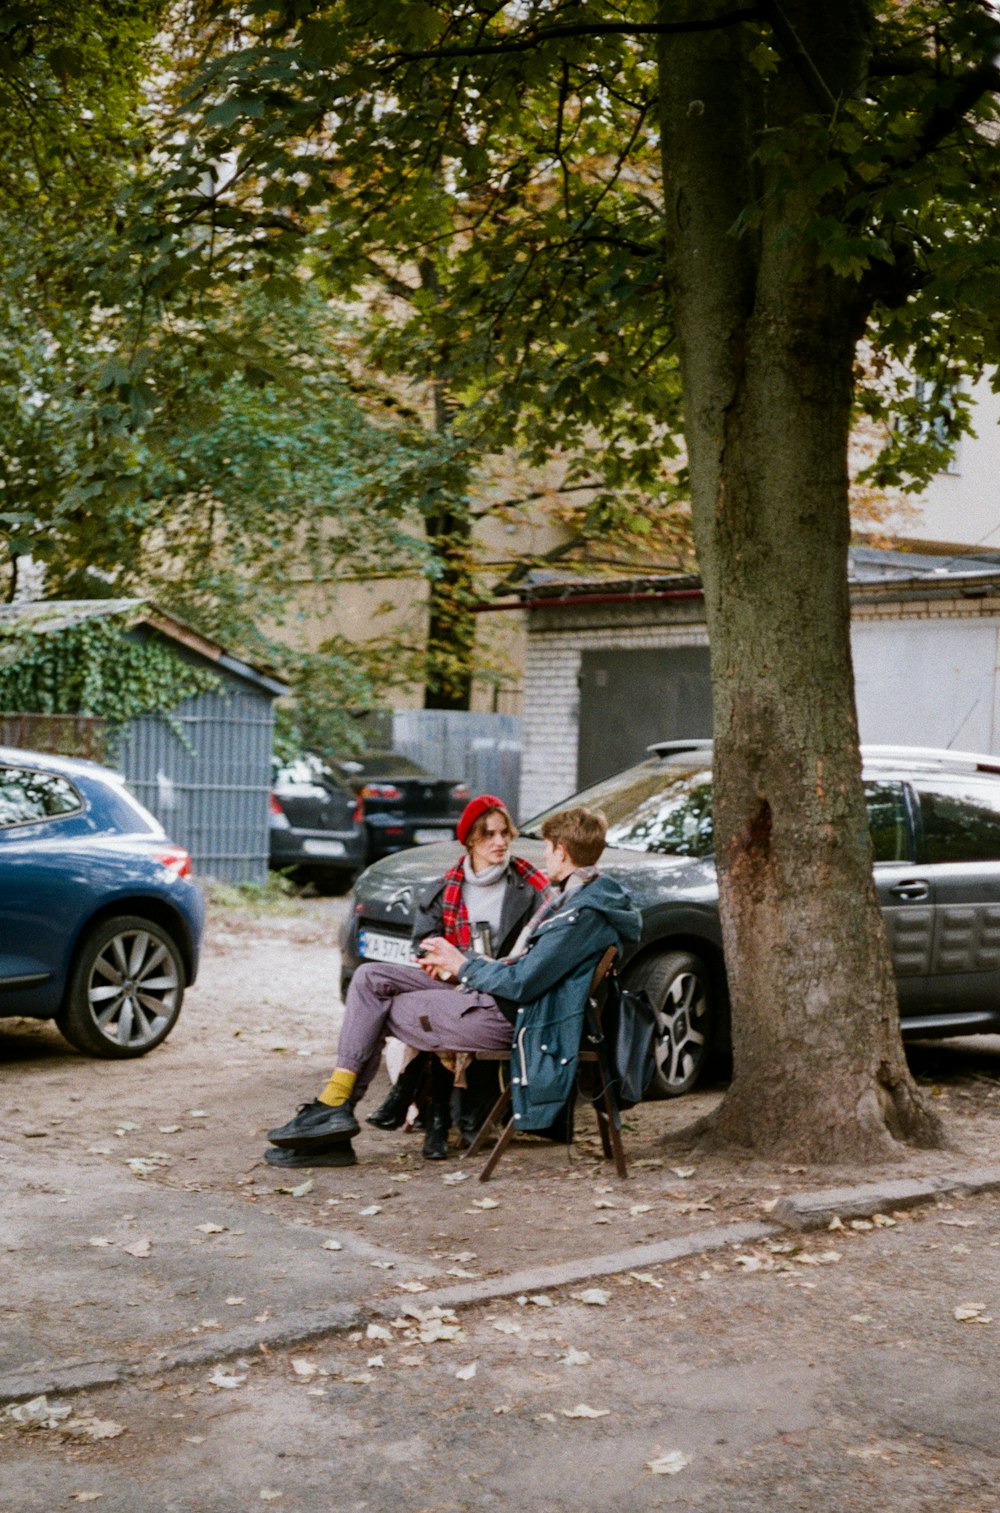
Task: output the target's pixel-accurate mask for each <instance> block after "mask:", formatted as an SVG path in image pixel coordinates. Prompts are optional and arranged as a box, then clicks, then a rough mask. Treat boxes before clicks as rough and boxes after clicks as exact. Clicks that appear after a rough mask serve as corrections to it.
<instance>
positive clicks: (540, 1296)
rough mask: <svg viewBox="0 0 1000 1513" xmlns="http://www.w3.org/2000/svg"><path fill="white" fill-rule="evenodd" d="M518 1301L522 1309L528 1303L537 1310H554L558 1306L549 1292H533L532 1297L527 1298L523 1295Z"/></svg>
mask: <svg viewBox="0 0 1000 1513" xmlns="http://www.w3.org/2000/svg"><path fill="white" fill-rule="evenodd" d="M517 1301H518V1302H519V1303H520V1305H521V1307H522V1308H523V1307H524V1306H525V1305H526V1304H528V1303H531V1304H532V1305H533V1306H534V1307H535V1308H554V1307H555V1306H556V1305H555V1303H553V1301H552V1299H551V1298H550V1297H549V1295H548V1293H547V1292H533V1293H531V1295H530V1296H525V1294H524V1293H522V1294H521V1296H520V1297H519V1298H518V1300H517Z"/></svg>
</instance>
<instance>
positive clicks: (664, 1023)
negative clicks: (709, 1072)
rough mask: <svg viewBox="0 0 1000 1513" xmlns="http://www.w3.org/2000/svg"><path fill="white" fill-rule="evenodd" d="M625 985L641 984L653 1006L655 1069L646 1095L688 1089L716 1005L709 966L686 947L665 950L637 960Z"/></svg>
mask: <svg viewBox="0 0 1000 1513" xmlns="http://www.w3.org/2000/svg"><path fill="white" fill-rule="evenodd" d="M628 985H629V987H636V988H645V990H646V992H647V993H648V994H649V997H650V1000H651V1002H652V1004H653V1008H654V1009H655V1010H656V1019H657V1026H658V1031H657V1037H656V1071H655V1072H654V1073H653V1079H652V1081H651V1082H650V1084H649V1087H648V1088H647V1090H646V1097H647V1098H678V1097H680V1095H681V1094H682V1093H689V1092H690V1091H691V1089H692V1088H693V1087H694V1085H695V1083H696V1082H697V1081H698V1079H699V1078H700V1077H701V1075H702V1073H703V1072H704V1070H705V1067H706V1066H707V1064H708V1060H709V1053H710V1050H711V1045H712V1032H713V1027H714V1021H715V1005H714V1002H713V993H712V978H711V974H710V973H709V970H708V968H707V967H706V966H705V963H704V962H703V961H702V960H701V959H700V958H699V957H697V956H694V955H692V954H691V952H689V951H665V952H663V953H662V954H661V955H658V956H651V957H648V958H647V960H646V961H644V962H641V963H640V964H639V966H638V967H637V968H636V970H635V972H634V973H630V974H629V981H628Z"/></svg>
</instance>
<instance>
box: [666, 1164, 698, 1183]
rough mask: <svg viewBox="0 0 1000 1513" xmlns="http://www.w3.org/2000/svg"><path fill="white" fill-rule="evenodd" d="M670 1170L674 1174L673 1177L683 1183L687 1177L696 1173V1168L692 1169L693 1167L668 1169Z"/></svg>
mask: <svg viewBox="0 0 1000 1513" xmlns="http://www.w3.org/2000/svg"><path fill="white" fill-rule="evenodd" d="M670 1170H671V1171H672V1172H673V1174H674V1176H675V1177H680V1179H681V1181H682V1182H684V1181H686V1180H687V1178H688V1177H693V1176H694V1174H695V1172H696V1171H697V1167H694V1166H672V1167H671V1168H670Z"/></svg>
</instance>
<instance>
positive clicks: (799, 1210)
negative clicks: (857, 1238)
mask: <svg viewBox="0 0 1000 1513" xmlns="http://www.w3.org/2000/svg"><path fill="white" fill-rule="evenodd" d="M997 1191H1000V1167H984V1168H979V1169H975V1170H973V1171H970V1172H966V1173H964V1174H962V1175H956V1176H951V1177H927V1178H921V1179H912V1180H900V1181H896V1182H892V1181H886V1182H869V1183H863V1184H861V1185H859V1186H857V1187H841V1188H825V1189H820V1190H818V1191H816V1192H813V1193H800V1194H799V1195H797V1196H796V1197H791V1198H783V1199H782V1200H781V1201H780V1202H779V1203H778V1204H777V1205H776V1206H775V1208H774V1211H773V1213H772V1214H771V1215H770V1216H769V1220H770V1221H769V1222H766V1223H765V1222H759V1221H756V1220H746V1221H743V1222H741V1223H735V1224H725V1225H717V1226H715V1227H713V1228H711V1229H703V1230H699V1231H697V1232H696V1233H695V1234H691V1235H684V1236H680V1237H679V1238H677V1239H674V1240H664V1241H661V1242H659V1243H654V1244H651V1245H636V1246H631V1247H629V1248H628V1249H626V1250H618V1251H612V1252H609V1253H608V1254H606V1255H599V1256H590V1257H586V1258H582V1259H580V1260H575V1261H565V1262H561V1263H559V1264H557V1265H553V1266H537V1267H531V1268H528V1269H526V1270H524V1271H518V1272H513V1273H510V1274H509V1275H507V1276H502V1277H488V1278H484V1279H483V1280H482V1281H478V1282H471V1283H468V1284H466V1285H464V1286H458V1287H443V1288H440V1289H438V1290H437V1291H429V1292H426V1293H421V1294H420V1296H419V1302H417V1301H416V1300H415V1299H414V1298H412V1297H398V1298H389V1299H382V1300H380V1301H378V1302H375V1303H371V1304H368V1305H367V1306H366V1305H359V1306H352V1305H348V1304H339V1305H335V1306H333V1307H329V1308H321V1309H315V1310H312V1309H310V1310H307V1311H306V1310H302V1311H299V1312H298V1313H292V1314H290V1315H288V1316H287V1317H286V1318H285V1319H281V1320H279V1319H276V1320H275V1321H274V1323H273V1324H271V1325H269V1326H261V1327H259V1328H251V1327H243V1328H237V1329H227V1330H225V1331H223V1332H220V1333H219V1334H217V1335H215V1336H214V1337H213V1338H211V1339H207V1338H206V1339H201V1340H199V1341H198V1342H197V1343H196V1344H185V1345H182V1346H179V1347H178V1348H176V1349H174V1350H168V1351H163V1352H159V1353H156V1354H154V1355H152V1356H150V1355H147V1356H145V1357H144V1358H143V1359H142V1360H129V1359H125V1358H119V1359H117V1360H115V1359H109V1360H80V1361H66V1362H63V1363H62V1364H61V1365H59V1366H53V1367H46V1368H40V1369H37V1370H32V1369H31V1368H30V1367H29V1368H25V1369H22V1370H19V1371H12V1372H8V1373H7V1374H6V1375H4V1376H0V1407H2V1406H3V1405H4V1404H6V1403H14V1402H19V1401H23V1400H24V1399H26V1398H32V1397H39V1396H41V1395H42V1394H43V1393H44V1394H46V1395H49V1394H54V1393H59V1394H61V1395H63V1396H66V1395H69V1394H70V1393H75V1392H85V1391H87V1390H88V1389H92V1388H97V1387H111V1386H116V1385H118V1384H119V1383H121V1382H125V1381H135V1380H141V1379H142V1378H144V1377H150V1376H160V1375H163V1374H164V1373H166V1372H169V1371H175V1370H180V1369H182V1368H184V1367H191V1366H209V1365H214V1364H216V1363H217V1362H220V1361H225V1360H231V1359H233V1357H235V1356H239V1355H248V1354H251V1353H253V1352H260V1350H261V1349H262V1348H263V1349H264V1350H271V1349H282V1348H284V1347H287V1346H290V1345H297V1344H302V1343H305V1342H306V1341H307V1340H315V1339H319V1338H322V1337H324V1336H327V1335H333V1334H340V1333H344V1332H346V1331H347V1330H352V1329H359V1328H363V1327H364V1326H365V1324H366V1322H368V1321H369V1320H370V1319H378V1318H383V1319H384V1318H392V1317H395V1316H396V1315H398V1314H400V1313H402V1312H403V1311H404V1309H410V1310H412V1309H414V1308H416V1309H419V1310H420V1311H421V1312H422V1311H423V1310H425V1309H430V1308H435V1307H437V1308H463V1307H472V1306H474V1305H476V1304H482V1303H490V1302H493V1301H497V1302H499V1301H500V1300H501V1299H505V1298H510V1297H517V1296H519V1295H520V1294H522V1293H531V1292H543V1291H545V1289H546V1288H554V1287H565V1286H567V1285H569V1284H571V1283H574V1282H585V1281H588V1280H590V1279H591V1278H594V1277H606V1276H614V1275H616V1274H617V1273H618V1272H627V1271H634V1270H636V1269H638V1268H640V1267H643V1268H645V1267H649V1266H662V1265H664V1264H666V1263H668V1262H670V1261H678V1260H683V1259H685V1258H686V1257H689V1256H696V1255H703V1254H710V1253H712V1252H713V1251H719V1250H725V1249H727V1248H728V1247H729V1246H731V1245H748V1244H754V1243H756V1242H758V1241H760V1240H767V1239H772V1238H773V1237H774V1236H775V1235H778V1234H781V1233H784V1232H787V1231H788V1230H789V1229H797V1230H800V1231H803V1232H805V1231H809V1230H814V1229H822V1228H826V1227H828V1226H829V1224H830V1223H831V1221H832V1220H833V1219H834V1218H841V1219H845V1218H846V1219H857V1218H865V1217H870V1216H871V1215H872V1214H876V1213H880V1212H883V1211H884V1210H886V1209H894V1208H895V1209H901V1208H915V1207H917V1206H919V1205H921V1204H925V1203H933V1202H935V1201H936V1200H937V1199H938V1198H940V1197H946V1196H948V1195H950V1194H951V1195H955V1196H957V1197H965V1196H969V1195H972V1194H975V1193H984V1192H997Z"/></svg>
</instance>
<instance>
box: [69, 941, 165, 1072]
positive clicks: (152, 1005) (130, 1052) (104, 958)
mask: <svg viewBox="0 0 1000 1513" xmlns="http://www.w3.org/2000/svg"><path fill="white" fill-rule="evenodd" d="M183 1000H184V963H183V961H182V960H181V954H180V952H179V950H178V949H177V946H176V944H175V943H174V941H173V939H172V938H171V936H169V935H168V934H167V932H166V931H165V930H163V929H162V928H161V927H160V926H159V925H154V924H153V923H152V922H151V921H150V920H148V919H140V918H138V917H136V916H132V915H123V916H121V917H120V918H118V919H109V920H105V922H104V924H102V925H98V926H97V928H96V929H95V930H92V931H91V933H90V934H89V935H88V936H87V937H86V938H85V940H84V942H83V945H82V946H81V947H80V950H79V953H78V955H77V959H76V964H75V966H74V968H73V975H72V977H71V978H70V985H69V992H68V994H67V996H66V1002H65V1005H64V1006H63V1008H62V1010H61V1011H60V1013H59V1014H58V1015H57V1016H56V1024H57V1025H58V1026H59V1028H60V1030H61V1031H62V1033H63V1034H64V1035H65V1037H66V1039H67V1040H68V1041H69V1043H70V1045H73V1046H75V1047H76V1049H77V1050H78V1051H85V1052H86V1053H87V1054H88V1055H90V1056H106V1057H108V1058H115V1059H124V1058H126V1057H131V1056H144V1055H145V1054H146V1052H147V1051H151V1050H152V1049H153V1047H154V1046H156V1045H159V1044H160V1041H161V1040H164V1039H165V1038H166V1037H167V1035H169V1033H170V1031H171V1030H172V1029H173V1027H174V1024H175V1022H176V1020H177V1016H178V1014H179V1013H180V1011H181V1004H182V1002H183Z"/></svg>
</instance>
